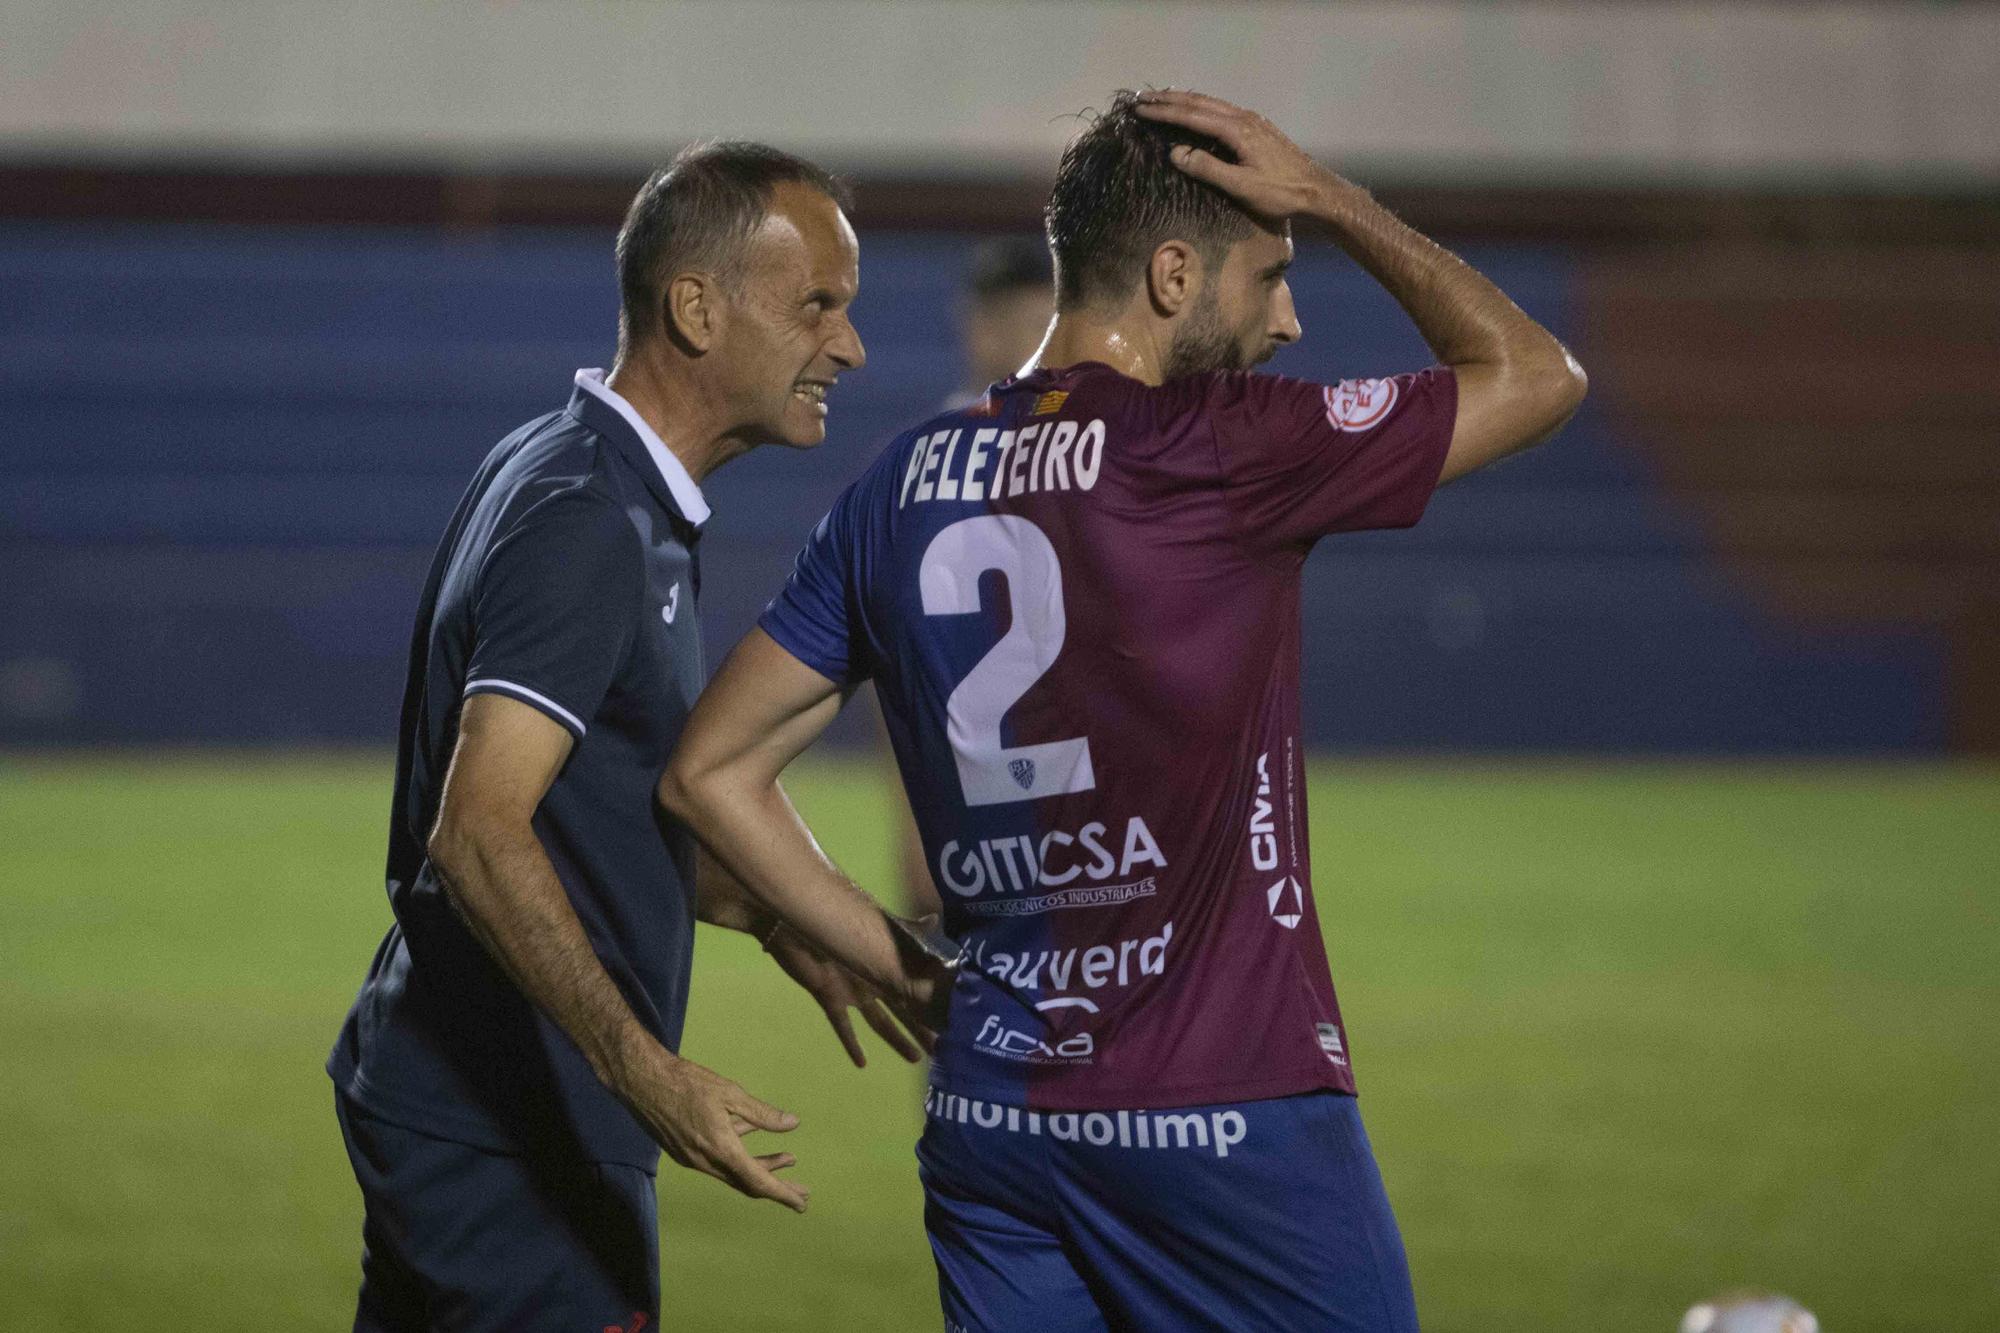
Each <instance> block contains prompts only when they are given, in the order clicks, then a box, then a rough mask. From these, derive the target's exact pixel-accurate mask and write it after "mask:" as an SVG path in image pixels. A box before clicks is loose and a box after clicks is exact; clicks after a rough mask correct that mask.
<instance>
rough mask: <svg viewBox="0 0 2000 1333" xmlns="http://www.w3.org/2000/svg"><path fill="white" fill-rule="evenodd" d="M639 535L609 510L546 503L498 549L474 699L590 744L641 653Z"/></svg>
mask: <svg viewBox="0 0 2000 1333" xmlns="http://www.w3.org/2000/svg"><path fill="white" fill-rule="evenodd" d="M645 578H646V571H645V560H644V553H643V552H642V551H641V550H640V547H639V536H638V532H637V531H636V530H635V529H634V528H633V527H632V523H631V520H629V519H628V518H627V517H626V516H625V514H624V513H623V511H621V510H620V509H619V508H618V506H617V505H615V504H613V503H612V502H611V501H609V500H604V499H599V498H596V497H592V496H587V495H581V494H579V495H565V496H558V497H555V498H553V499H550V500H545V501H543V502H542V503H541V504H540V505H538V506H536V508H534V509H533V510H531V511H529V513H528V514H527V515H526V516H525V517H523V518H522V520H521V521H520V522H519V523H518V524H517V525H516V526H515V527H514V529H513V530H512V531H510V532H508V533H507V534H506V535H505V536H504V537H502V538H501V539H500V540H499V541H498V542H496V543H495V544H494V545H493V547H492V549H491V550H490V551H488V552H487V555H486V559H485V562H484V563H483V564H482V566H481V567H480V570H479V579H478V584H477V587H476V589H475V591H474V594H473V610H472V636H473V642H472V654H471V658H470V660H469V663H468V665H467V668H466V674H465V694H466V696H467V697H468V698H469V697H470V696H472V695H474V694H486V693H491V694H504V695H506V696H508V697H509V698H512V699H518V700H520V701H521V702H522V703H525V704H528V705H529V706H530V707H533V708H536V709H539V710H540V711H541V712H543V713H545V714H547V715H548V716H549V717H550V718H551V719H553V720H554V721H556V722H557V723H559V724H561V725H562V727H563V728H564V729H565V730H567V731H568V732H569V733H570V734H571V735H572V736H574V737H576V739H578V740H582V739H583V737H584V735H585V734H586V732H588V730H589V725H590V718H591V715H592V714H594V713H595V712H596V711H597V709H598V706H599V705H600V704H601V703H603V701H604V696H605V694H606V693H607V692H608V691H609V690H610V688H611V681H612V678H613V677H614V676H615V675H616V674H617V671H618V667H619V664H620V663H621V662H623V661H624V659H625V655H626V652H627V650H628V649H629V648H630V647H631V644H632V636H633V634H634V633H635V632H636V628H637V624H636V621H637V616H638V607H639V602H640V599H641V597H642V595H643V592H644V588H645Z"/></svg>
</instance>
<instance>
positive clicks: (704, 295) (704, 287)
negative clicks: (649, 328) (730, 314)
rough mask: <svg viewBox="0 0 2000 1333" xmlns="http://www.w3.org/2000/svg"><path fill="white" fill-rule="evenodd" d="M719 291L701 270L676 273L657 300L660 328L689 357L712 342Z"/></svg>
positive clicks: (711, 345)
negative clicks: (658, 300)
mask: <svg viewBox="0 0 2000 1333" xmlns="http://www.w3.org/2000/svg"><path fill="white" fill-rule="evenodd" d="M720 296H721V293H720V292H719V291H718V290H717V289H716V286H715V282H714V280H713V279H711V278H709V277H708V275H707V274H704V273H676V274H675V275H674V276H673V279H672V280H671V281H670V282H668V283H667V290H666V292H665V293H664V294H663V296H662V297H661V301H660V327H661V328H662V329H663V330H664V331H665V332H666V335H667V336H668V337H669V338H671V339H673V340H674V343H675V344H676V345H677V346H678V347H679V348H680V349H681V350H682V351H683V352H686V353H687V354H688V355H690V356H700V355H701V354H702V353H704V352H706V351H708V349H709V348H711V347H713V346H714V345H715V335H716V326H717V324H718V323H719V322H720V320H721V316H722V311H721V301H720V299H719V298H720Z"/></svg>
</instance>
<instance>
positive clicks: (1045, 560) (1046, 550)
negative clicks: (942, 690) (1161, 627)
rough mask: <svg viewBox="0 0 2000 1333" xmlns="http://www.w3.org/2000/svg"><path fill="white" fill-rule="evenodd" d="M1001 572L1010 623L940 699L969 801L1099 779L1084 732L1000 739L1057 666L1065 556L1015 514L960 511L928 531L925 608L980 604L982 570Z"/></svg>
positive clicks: (950, 609)
mask: <svg viewBox="0 0 2000 1333" xmlns="http://www.w3.org/2000/svg"><path fill="white" fill-rule="evenodd" d="M988 570H994V571H997V572H998V573H999V574H1000V575H1001V576H1002V577H1003V578H1005V579H1006V580H1007V596H1008V598H1009V600H1010V601H1011V602H1012V603H1013V611H1014V623H1013V624H1011V625H1010V626H1008V628H1007V632H1006V634H1004V635H1002V636H1001V639H1000V642H998V643H996V644H994V645H993V647H992V649H991V650H990V651H989V652H988V653H987V654H986V656H984V657H982V658H980V659H979V661H978V662H977V663H975V664H974V665H973V668H972V670H971V671H969V672H968V673H966V677H965V679H964V680H962V681H960V682H959V683H958V688H957V689H955V690H953V691H952V692H951V698H950V699H948V700H947V701H946V702H945V734H946V736H947V737H948V738H949V739H950V741H951V749H952V754H953V755H954V756H955V757H956V759H957V760H958V780H959V784H960V786H962V787H963V788H964V790H965V803H966V804H967V805H1001V804H1004V803H1006V802H1008V801H1028V800H1033V799H1034V798H1036V797H1038V796H1059V795H1062V794H1063V793H1065V792H1075V791H1089V790H1090V789H1091V788H1093V787H1095V786H1096V785H1097V777H1096V775H1095V774H1094V773H1093V772H1092V771H1091V767H1090V741H1089V740H1088V739H1087V738H1085V737H1082V736H1075V737H1072V738H1070V739H1069V740H1062V741H1044V742H1042V743H1041V744H1039V745H1012V746H1010V745H1002V744H1001V743H1000V721H1001V719H1002V718H1004V717H1005V716H1006V715H1007V710H1008V709H1010V708H1012V707H1013V706H1014V705H1015V704H1016V703H1017V702H1019V701H1020V699H1021V696H1022V695H1024V694H1026V693H1027V692H1028V690H1029V688H1030V687H1032V686H1033V685H1034V683H1035V682H1036V681H1038V680H1040V679H1041V678H1042V676H1043V675H1044V674H1045V673H1046V672H1047V671H1048V669H1049V668H1050V667H1052V666H1054V665H1055V660H1056V655H1057V654H1058V653H1060V652H1061V651H1062V645H1063V636H1064V634H1065V633H1066V632H1067V630H1068V617H1067V616H1066V615H1065V614H1064V612H1063V595H1062V565H1061V563H1060V562H1059V561H1058V560H1057V559H1056V548H1055V547H1054V546H1052V545H1050V544H1049V539H1048V538H1047V537H1046V536H1045V535H1043V533H1042V530H1041V529H1040V528H1038V527H1036V526H1035V525H1034V524H1033V523H1030V522H1029V521H1028V520H1027V519H1025V518H1021V517H1019V516H1017V515H1014V514H982V515H980V516H979V517H977V518H967V519H961V520H959V521H958V522H956V523H953V524H952V525H951V526H950V527H948V528H946V529H945V530H944V531H942V532H940V533H939V534H938V535H937V536H936V537H934V538H932V539H931V544H930V546H929V547H928V548H926V549H925V551H924V558H923V563H922V565H921V567H920V568H919V570H918V574H917V577H918V582H919V585H920V587H921V589H922V592H923V598H924V614H925V615H929V616H960V615H967V614H970V613H971V612H974V611H977V610H979V578H980V576H981V575H982V574H984V573H986V572H987V571H988Z"/></svg>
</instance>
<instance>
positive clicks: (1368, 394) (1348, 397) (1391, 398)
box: [1324, 380, 1396, 431]
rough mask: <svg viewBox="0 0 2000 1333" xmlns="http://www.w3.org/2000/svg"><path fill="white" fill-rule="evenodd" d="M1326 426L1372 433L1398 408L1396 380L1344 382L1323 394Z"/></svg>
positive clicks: (1331, 387) (1329, 388)
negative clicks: (1371, 431)
mask: <svg viewBox="0 0 2000 1333" xmlns="http://www.w3.org/2000/svg"><path fill="white" fill-rule="evenodd" d="M1324 397H1325V398H1326V420H1327V424H1328V425H1330V426H1332V427H1333V428H1334V429H1335V430H1348V431H1361V430H1373V429H1375V427H1377V426H1379V425H1381V424H1382V423H1383V421H1385V420H1387V419H1388V416H1389V413H1390V412H1391V411H1393V410H1394V409H1395V406H1396V381H1394V380H1342V381H1341V382H1340V383H1338V384H1335V385H1332V386H1330V387H1328V388H1327V389H1326V390H1325V391H1324Z"/></svg>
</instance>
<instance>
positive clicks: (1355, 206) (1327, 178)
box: [1300, 167, 1381, 230]
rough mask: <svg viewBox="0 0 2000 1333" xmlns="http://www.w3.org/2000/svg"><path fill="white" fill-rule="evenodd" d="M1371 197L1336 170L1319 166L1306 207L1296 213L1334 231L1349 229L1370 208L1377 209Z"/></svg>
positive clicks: (1373, 197) (1377, 206) (1373, 198)
mask: <svg viewBox="0 0 2000 1333" xmlns="http://www.w3.org/2000/svg"><path fill="white" fill-rule="evenodd" d="M1379 207H1381V205H1379V204H1377V203H1376V202H1375V196H1373V195H1371V194H1369V193H1368V191H1367V190H1365V189H1363V188H1362V187H1361V186H1359V185H1356V184H1355V183H1354V182H1353V181H1351V180H1348V179H1347V178H1346V177H1345V176H1342V175H1340V174H1339V173H1338V172H1336V171H1332V170H1329V169H1328V168H1326V167H1321V168H1320V170H1319V176H1318V178H1317V179H1316V180H1315V181H1314V182H1313V183H1312V186H1311V187H1310V189H1309V191H1308V194H1307V204H1306V207H1305V208H1303V209H1301V210H1300V212H1301V213H1302V214H1303V215H1305V216H1307V217H1310V218H1312V219H1313V220H1314V221H1316V222H1321V223H1324V224H1326V225H1327V226H1329V227H1332V228H1334V229H1335V230H1345V229H1346V228H1348V227H1351V226H1353V224H1354V223H1355V222H1356V220H1357V219H1359V218H1360V217H1361V216H1362V215H1363V214H1365V213H1366V212H1368V211H1369V210H1370V209H1374V208H1379Z"/></svg>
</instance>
